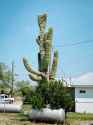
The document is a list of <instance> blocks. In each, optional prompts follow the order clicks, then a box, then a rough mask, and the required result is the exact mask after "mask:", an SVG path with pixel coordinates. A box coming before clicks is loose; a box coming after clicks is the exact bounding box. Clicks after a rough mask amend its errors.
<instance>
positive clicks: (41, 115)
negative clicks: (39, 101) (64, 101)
mask: <svg viewBox="0 0 93 125" xmlns="http://www.w3.org/2000/svg"><path fill="white" fill-rule="evenodd" d="M28 116H29V118H30V119H31V120H34V121H45V122H49V121H51V122H56V121H57V122H63V121H64V119H65V111H64V110H63V109H56V110H52V109H50V108H43V109H41V110H35V109H32V110H31V111H30V112H29V113H28Z"/></svg>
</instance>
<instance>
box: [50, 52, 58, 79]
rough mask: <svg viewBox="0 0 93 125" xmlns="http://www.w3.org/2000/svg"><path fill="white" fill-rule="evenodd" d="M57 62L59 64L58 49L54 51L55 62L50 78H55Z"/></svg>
mask: <svg viewBox="0 0 93 125" xmlns="http://www.w3.org/2000/svg"><path fill="white" fill-rule="evenodd" d="M57 64H58V51H57V50H56V51H55V52H54V57H53V64H52V68H51V72H50V79H54V78H55V75H56V71H57Z"/></svg>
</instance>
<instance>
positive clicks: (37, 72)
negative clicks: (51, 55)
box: [23, 58, 42, 76]
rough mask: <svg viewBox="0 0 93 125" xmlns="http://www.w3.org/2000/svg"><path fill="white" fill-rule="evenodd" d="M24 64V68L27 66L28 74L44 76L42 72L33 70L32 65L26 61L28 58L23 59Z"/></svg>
mask: <svg viewBox="0 0 93 125" xmlns="http://www.w3.org/2000/svg"><path fill="white" fill-rule="evenodd" d="M23 63H24V66H25V68H26V69H27V71H28V72H30V73H33V74H36V75H39V76H42V73H41V72H39V71H35V70H33V69H32V66H31V65H30V64H28V61H27V60H26V58H23Z"/></svg>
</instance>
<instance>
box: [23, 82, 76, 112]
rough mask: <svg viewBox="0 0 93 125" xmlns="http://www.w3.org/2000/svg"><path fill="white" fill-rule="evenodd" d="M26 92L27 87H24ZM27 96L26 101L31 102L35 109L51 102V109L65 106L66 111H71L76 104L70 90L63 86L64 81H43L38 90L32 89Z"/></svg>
mask: <svg viewBox="0 0 93 125" xmlns="http://www.w3.org/2000/svg"><path fill="white" fill-rule="evenodd" d="M26 92H27V88H25V89H24V93H25V94H26ZM25 97H26V98H25V102H26V103H27V102H28V103H30V104H31V105H32V107H33V108H35V109H40V108H43V107H45V106H46V105H48V104H49V105H50V107H51V109H59V108H64V109H65V111H70V110H71V108H72V107H73V104H74V103H73V99H72V96H71V94H70V92H69V90H68V89H67V88H66V87H64V86H63V82H62V81H54V80H53V81H49V82H47V81H41V82H40V83H39V85H38V86H37V87H36V90H35V91H30V93H28V94H27V95H26V96H25Z"/></svg>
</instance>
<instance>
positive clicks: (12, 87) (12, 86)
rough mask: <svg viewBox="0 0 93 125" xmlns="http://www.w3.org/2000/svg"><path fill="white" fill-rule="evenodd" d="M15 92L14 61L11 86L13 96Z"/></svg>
mask: <svg viewBox="0 0 93 125" xmlns="http://www.w3.org/2000/svg"><path fill="white" fill-rule="evenodd" d="M13 91H14V61H13V62H12V85H11V96H13Z"/></svg>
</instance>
